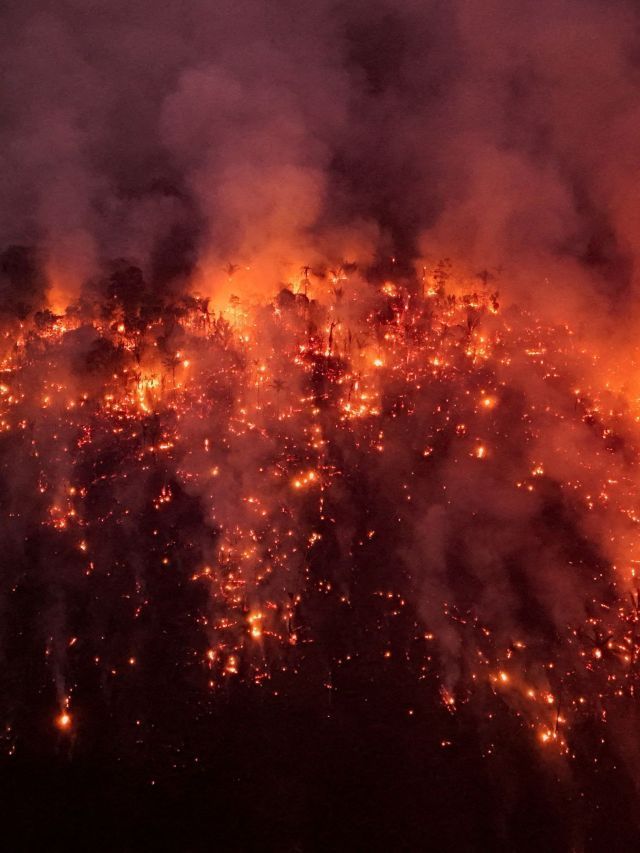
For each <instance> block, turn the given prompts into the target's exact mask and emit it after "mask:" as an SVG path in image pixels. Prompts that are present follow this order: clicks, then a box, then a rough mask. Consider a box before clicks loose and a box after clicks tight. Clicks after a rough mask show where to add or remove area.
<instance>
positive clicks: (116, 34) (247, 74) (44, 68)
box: [0, 0, 640, 308]
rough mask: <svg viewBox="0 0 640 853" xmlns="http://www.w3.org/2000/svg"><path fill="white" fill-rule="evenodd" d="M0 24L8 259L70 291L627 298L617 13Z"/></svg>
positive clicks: (149, 13)
mask: <svg viewBox="0 0 640 853" xmlns="http://www.w3.org/2000/svg"><path fill="white" fill-rule="evenodd" d="M3 18H4V23H3V27H2V36H1V43H0V48H1V55H2V63H3V80H4V87H3V92H2V97H1V100H0V110H1V113H2V116H3V121H2V132H1V134H0V180H1V181H2V187H3V204H2V206H1V211H0V242H1V243H2V244H3V245H8V244H12V243H18V244H28V245H33V244H36V245H38V246H39V247H40V248H41V249H43V250H45V251H46V253H47V257H48V269H49V273H50V275H51V276H52V277H53V278H54V279H56V280H57V283H58V287H60V288H61V289H62V290H63V291H64V290H68V291H70V292H73V291H74V289H75V288H77V286H78V283H79V282H81V281H82V280H84V279H85V278H86V277H87V276H89V275H90V274H91V273H93V272H94V271H95V269H96V268H97V266H98V265H99V263H100V262H102V261H104V260H105V259H111V258H114V257H120V256H124V257H129V258H132V259H135V260H136V261H137V262H138V263H140V264H141V265H142V266H143V267H144V268H145V271H147V273H148V274H149V276H150V277H151V278H152V280H153V282H154V284H155V285H156V286H162V285H164V284H166V283H167V281H169V280H171V279H173V280H176V279H177V280H179V279H180V278H184V277H185V276H187V275H188V274H189V273H190V272H191V271H192V270H193V269H194V267H195V266H196V265H197V264H198V263H200V265H201V266H202V265H203V266H204V268H205V269H206V270H207V271H212V270H213V271H215V273H217V271H218V270H219V268H220V264H221V263H223V262H228V261H231V262H234V263H235V262H239V263H247V264H249V263H254V262H256V259H261V258H262V259H265V258H266V259H268V261H269V266H268V269H269V270H270V271H273V272H274V273H275V272H276V271H277V270H278V268H279V267H281V266H283V265H286V264H287V263H295V264H297V265H299V264H300V263H306V262H311V263H313V262H315V260H316V259H318V258H320V257H324V258H325V259H326V258H329V259H331V256H334V257H345V256H347V257H349V256H350V258H351V259H358V260H360V261H361V263H365V264H367V263H368V264H373V263H375V261H376V257H377V256H385V257H388V256H389V255H392V254H393V255H397V256H399V257H400V258H401V259H402V260H403V262H411V261H413V260H414V259H416V258H418V257H423V258H427V259H432V258H435V259H437V257H438V256H440V255H447V254H448V255H450V256H452V257H461V258H463V260H464V262H465V263H466V264H468V267H469V272H470V273H472V274H474V273H477V272H478V271H479V270H480V269H485V268H488V269H490V270H495V269H502V270H504V271H508V273H509V277H510V281H512V282H516V283H517V284H519V287H517V288H516V292H517V293H518V294H519V295H520V296H522V294H523V293H532V294H533V295H534V297H538V296H539V295H540V293H543V294H544V293H546V292H549V291H551V290H552V291H553V294H554V300H555V301H556V302H557V303H558V304H563V303H564V304H566V306H567V307H569V308H571V307H574V306H576V305H577V304H579V303H584V301H585V294H587V297H586V298H587V300H590V299H592V298H593V294H596V293H598V292H600V293H605V294H606V296H607V297H610V296H612V295H613V296H616V297H617V296H619V295H620V294H627V293H628V292H630V287H631V286H632V285H633V284H634V281H635V259H636V253H637V245H638V236H637V234H638V227H637V223H638V216H639V212H638V205H639V202H638V200H637V194H636V193H635V192H634V187H635V176H636V174H637V170H638V163H639V162H640V158H639V157H638V153H640V152H639V151H638V148H639V146H640V142H638V139H640V134H639V133H638V129H639V126H640V116H639V115H638V107H637V88H638V71H639V60H638V50H637V40H636V35H637V27H638V23H639V20H638V13H637V10H636V9H635V8H634V5H633V4H632V3H626V2H614V3H602V2H587V0H573V2H562V3H558V2H552V0H544V2H541V3H536V4H533V5H532V4H530V3H525V2H516V3H513V2H509V3H507V2H504V0H498V2H490V3H487V2H463V0H457V2H453V3H448V2H447V3H445V2H438V1H437V0H436V1H435V2H434V0H431V2H409V0H404V2H381V0H375V2H373V3H370V2H367V3H364V2H358V0H353V2H347V3H335V2H328V0H321V2H316V3H314V4H313V5H312V7H311V8H309V7H305V9H304V11H303V10H302V9H301V7H300V6H299V4H295V3H291V2H282V3H278V4H272V3H265V2H253V0H250V1H249V2H242V3H238V2H235V0H234V2H222V3H216V4H210V3H206V2H201V1H199V0H192V2H172V3H164V4H160V5H159V4H158V3H156V2H148V0H140V2H137V3H135V4H133V5H132V4H130V3H125V2H120V0H112V2H109V3H106V2H82V3H79V2H75V0H61V2H58V3H50V2H45V0H25V2H21V3H15V2H14V3H12V4H10V6H9V8H6V7H5V11H4V14H3ZM215 273H212V275H213V280H214V281H215ZM592 285H593V287H591V286H592ZM512 286H513V287H515V284H514V285H512Z"/></svg>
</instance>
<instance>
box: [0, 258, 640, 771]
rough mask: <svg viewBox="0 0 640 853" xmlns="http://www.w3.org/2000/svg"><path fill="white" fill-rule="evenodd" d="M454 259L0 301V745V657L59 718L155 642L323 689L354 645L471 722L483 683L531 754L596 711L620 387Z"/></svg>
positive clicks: (79, 722) (255, 674)
mask: <svg viewBox="0 0 640 853" xmlns="http://www.w3.org/2000/svg"><path fill="white" fill-rule="evenodd" d="M11 252H12V253H10V254H9V255H5V258H6V257H8V258H9V261H10V270H14V269H15V268H16V263H17V261H16V258H17V259H18V260H19V261H20V264H22V267H20V264H18V267H20V269H21V270H22V275H23V276H24V275H26V272H28V271H29V263H31V261H30V256H29V255H28V253H24V252H22V253H20V252H19V251H18V250H11ZM31 260H33V259H31ZM25 265H26V266H25ZM25 270H26V272H25ZM232 273H233V270H230V274H231V275H232ZM31 279H32V280H33V281H34V282H35V284H37V283H38V278H37V276H35V274H34V275H32V276H31ZM476 284H477V287H473V286H472V285H468V286H464V285H462V284H461V283H460V282H456V281H455V279H454V278H453V277H450V273H449V271H448V268H447V266H446V265H444V264H440V265H438V267H436V268H435V269H434V270H431V271H426V270H425V272H424V274H423V276H422V279H416V278H415V277H406V276H404V277H403V276H400V275H399V276H397V277H396V278H395V280H392V279H391V278H390V279H388V280H385V281H383V282H381V283H378V284H377V285H374V284H372V283H370V282H367V281H365V280H364V279H363V278H362V277H361V275H360V274H359V273H358V271H357V269H356V268H355V267H346V268H337V269H334V270H332V271H331V272H325V273H322V274H320V272H319V271H316V272H315V273H314V272H313V271H311V270H310V269H309V268H304V269H303V271H302V272H301V273H300V275H299V276H297V277H296V278H295V280H294V281H292V282H290V283H289V284H288V285H287V286H284V287H281V289H280V290H279V292H277V291H276V292H275V294H274V297H273V298H272V299H271V300H266V301H264V302H262V303H260V304H251V303H249V302H248V301H246V300H244V299H241V298H240V297H237V296H232V297H231V298H230V300H229V304H228V305H227V306H226V307H224V308H223V309H222V310H219V311H213V310H212V309H211V308H210V306H209V302H208V300H207V299H203V298H200V297H198V296H192V295H184V294H183V295H174V296H167V297H165V298H162V299H160V298H158V297H157V296H156V295H154V293H153V292H152V291H151V290H149V289H148V288H146V286H145V282H144V279H143V276H142V273H141V272H140V271H139V270H138V269H137V268H135V267H131V266H130V265H126V264H124V263H120V264H117V265H115V266H113V267H112V268H111V269H110V270H109V271H108V273H107V274H106V275H105V276H104V277H103V278H102V279H100V280H98V281H94V282H93V284H92V285H91V286H90V287H87V288H86V289H85V291H84V295H83V297H82V298H81V299H80V300H79V301H77V302H76V303H74V304H72V305H70V306H69V307H68V308H67V310H66V311H65V312H63V313H53V312H52V311H51V310H49V309H46V308H44V307H42V305H40V307H39V310H35V309H36V307H37V306H33V305H31V306H25V307H24V309H21V310H19V311H17V310H16V309H15V306H10V308H11V310H12V313H11V314H9V313H8V307H7V306H6V305H5V320H4V332H3V360H2V374H1V377H0V379H1V388H0V393H1V395H2V396H1V401H2V411H1V420H0V424H1V428H2V434H1V438H0V452H1V461H2V494H1V496H0V497H1V502H0V507H1V512H2V529H3V531H4V536H3V542H4V546H3V551H4V553H3V567H4V568H3V581H2V608H3V612H4V613H5V615H6V618H5V620H3V624H4V628H3V647H4V648H5V649H6V650H7V651H6V652H5V666H6V667H7V673H8V674H7V676H6V678H7V689H5V690H4V691H3V700H2V710H3V715H4V719H5V721H6V726H7V745H8V746H7V748H8V749H9V750H10V751H14V750H19V749H20V746H21V743H22V742H23V740H24V739H25V738H26V737H27V732H26V730H25V731H23V729H22V725H23V724H22V722H21V709H22V708H23V705H24V703H25V702H26V701H27V699H26V696H27V694H28V692H29V690H30V689H32V686H31V687H29V685H28V684H27V683H22V681H21V679H20V678H18V675H17V671H16V672H14V669H17V668H19V667H22V666H24V661H25V660H28V661H31V663H30V664H29V665H30V666H32V667H33V668H34V672H35V674H34V678H35V679H36V682H37V684H38V692H39V694H41V695H44V696H46V697H48V699H47V704H48V705H49V707H50V720H51V725H54V724H55V725H57V726H58V727H59V728H60V729H62V730H63V731H64V732H67V734H66V735H65V736H73V737H75V736H76V735H77V736H79V737H82V730H83V726H87V725H89V722H88V711H87V708H84V709H83V697H87V696H89V695H91V691H94V693H95V692H96V691H97V695H102V696H103V699H104V701H105V703H106V704H107V706H109V705H110V703H114V706H115V707H116V708H120V703H121V702H125V697H126V703H127V704H126V707H127V712H126V716H127V719H128V720H129V721H130V724H131V731H130V732H129V734H128V735H127V737H129V738H132V737H134V736H136V735H140V729H139V727H140V725H141V722H140V721H141V718H144V717H145V714H148V710H149V709H148V707H147V703H148V702H149V695H150V694H149V693H148V692H147V691H148V690H151V694H152V693H153V689H155V688H149V677H150V676H149V673H150V672H152V671H153V672H154V673H155V674H154V678H155V679H156V680H157V679H159V680H160V683H161V682H162V679H163V677H164V678H171V680H172V683H173V684H174V685H175V687H174V689H175V690H176V691H181V690H183V689H184V690H187V691H188V692H189V695H192V694H193V695H195V696H198V697H199V698H198V699H197V702H205V703H206V702H213V703H215V702H216V701H218V699H217V698H216V697H217V696H219V695H220V694H221V691H222V693H224V694H226V693H227V692H228V691H229V690H232V691H233V690H234V689H235V688H234V687H233V684H234V683H239V684H243V685H245V686H250V685H252V688H251V689H253V690H256V691H267V692H269V693H273V694H274V695H277V694H278V692H279V691H281V690H282V685H281V684H280V683H279V681H278V679H282V677H283V673H289V674H290V675H291V677H292V678H293V680H294V682H295V678H294V676H295V677H297V678H298V679H302V680H303V682H304V683H306V684H307V685H308V684H309V683H312V682H313V683H314V684H315V685H316V687H317V689H319V690H321V691H324V690H326V691H329V692H331V691H335V690H336V679H343V680H344V681H345V683H346V684H348V670H349V666H350V664H351V662H353V661H356V660H358V659H359V658H361V659H362V658H365V657H366V658H367V660H369V661H370V665H371V666H372V667H373V669H374V671H375V668H376V667H380V669H381V670H382V669H383V668H384V667H385V666H386V665H387V663H388V661H389V659H391V658H393V659H394V660H399V661H400V662H401V664H400V665H401V666H402V668H403V669H404V670H405V676H406V677H408V678H410V679H413V680H414V681H415V685H416V689H417V690H418V691H419V690H421V689H424V691H425V695H427V694H428V695H430V696H434V695H435V696H437V697H438V699H437V700H433V701H438V702H440V703H442V706H443V707H444V708H446V709H447V710H448V711H449V712H450V713H451V714H453V715H456V714H457V713H460V710H461V709H462V708H466V709H467V710H468V711H469V712H471V713H473V715H475V718H476V720H477V725H478V726H481V725H485V724H488V723H487V720H491V719H492V718H493V717H494V716H495V715H496V714H497V713H498V714H501V713H502V710H504V709H508V711H509V713H510V714H512V715H513V716H514V719H516V720H517V721H519V725H520V727H521V729H522V732H523V736H524V737H525V738H527V739H529V740H530V741H531V743H532V744H535V743H537V744H538V745H539V747H540V749H542V750H552V751H553V752H554V754H556V755H557V756H558V760H562V761H565V762H569V763H570V762H571V760H572V759H575V757H576V755H577V754H578V753H579V752H580V739H579V737H578V736H577V735H576V736H575V737H574V731H576V732H578V731H580V727H581V726H584V725H590V726H595V727H596V729H601V731H602V733H603V737H607V736H608V732H609V730H615V719H616V718H617V717H618V716H619V715H620V713H621V711H620V710H619V709H621V708H622V709H625V712H626V713H629V712H632V709H633V706H634V702H635V699H634V696H635V690H636V688H637V678H638V672H637V664H638V652H639V650H640V644H639V636H638V620H639V612H638V588H637V585H636V580H635V578H636V565H637V562H636V559H635V556H636V554H635V549H636V538H637V532H636V528H637V523H638V518H637V515H636V509H635V507H636V503H637V492H638V474H637V464H638V460H637V444H636V442H637V420H636V418H637V414H636V410H635V408H634V404H633V401H632V400H629V399H628V397H625V396H624V395H622V394H621V393H614V392H613V391H612V390H611V388H610V387H608V386H607V383H606V382H605V381H604V380H603V381H602V382H600V383H598V382H597V381H596V380H595V379H594V377H596V376H598V371H597V370H595V369H594V365H597V357H596V356H595V355H594V354H593V353H591V352H590V351H588V350H586V349H585V346H584V342H583V341H582V339H581V338H580V336H579V335H577V334H576V333H575V331H574V330H573V329H571V328H570V327H569V326H567V325H560V326H559V325H550V324H546V323H544V322H542V321H540V320H538V319H536V318H535V317H534V316H533V315H532V314H530V313H528V312H526V311H522V310H519V309H517V308H515V307H511V308H509V309H507V310H503V309H502V308H501V306H500V302H499V297H498V294H497V293H495V292H492V291H491V290H489V289H488V288H487V287H486V276H485V277H484V283H483V281H479V282H478V281H476ZM231 285H232V282H231ZM37 292H38V291H37V288H35V287H34V293H37ZM34 298H35V297H34ZM169 649H170V653H169V651H168V650H169ZM167 656H168V659H167ZM337 671H340V673H341V675H340V676H338V675H337V674H336V673H337ZM163 672H164V676H163ZM345 673H347V674H345ZM153 683H156V682H153ZM137 684H138V686H136V685H137ZM91 685H93V686H91ZM286 689H287V690H289V691H291V690H293V691H294V692H295V688H294V687H292V685H291V684H289V685H288V687H287V688H286ZM343 689H344V688H343ZM25 691H26V692H25ZM434 691H435V692H434ZM114 697H119V698H117V699H116V698H114ZM205 697H206V698H205ZM91 701H92V702H94V701H95V698H94V699H92V700H91ZM87 704H91V703H90V702H89V700H87ZM145 708H146V711H145V710H144V709H145ZM501 709H502V710H501ZM406 710H407V713H413V710H412V709H410V708H407V709H406ZM114 713H116V715H117V714H122V713H123V712H122V710H119V711H114ZM465 713H466V711H465ZM611 716H612V717H613V718H614V723H612V724H611V725H609V727H608V726H607V723H608V718H609V717H611ZM83 717H84V722H83ZM483 721H484V722H483ZM121 724H122V725H123V727H124V728H125V729H126V728H127V726H126V725H125V724H124V723H121ZM145 737H149V733H148V732H147V733H146V735H145ZM618 737H620V738H621V743H622V744H623V746H621V753H623V754H624V752H625V751H626V750H630V749H631V748H632V743H630V740H631V735H630V734H629V733H628V732H627V734H626V735H625V736H622V735H618ZM125 740H126V737H125ZM489 740H490V741H491V747H490V748H489V747H488V749H489V753H491V752H492V751H493V750H496V749H497V750H500V736H499V733H497V732H493V734H491V735H490V736H489ZM496 744H497V746H496ZM444 745H446V743H445V744H444ZM631 754H632V753H631Z"/></svg>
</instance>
